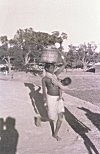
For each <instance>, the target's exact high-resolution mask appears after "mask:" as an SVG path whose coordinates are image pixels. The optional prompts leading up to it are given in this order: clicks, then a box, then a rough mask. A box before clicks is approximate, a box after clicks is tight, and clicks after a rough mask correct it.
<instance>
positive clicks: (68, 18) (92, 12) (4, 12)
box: [0, 0, 100, 44]
mask: <svg viewBox="0 0 100 154" xmlns="http://www.w3.org/2000/svg"><path fill="white" fill-rule="evenodd" d="M0 19H1V20H0V36H2V35H7V36H8V38H13V36H14V35H15V34H16V31H17V30H18V29H19V28H21V29H25V28H29V27H32V28H33V29H34V30H35V31H41V32H47V33H51V32H53V31H55V30H57V31H60V32H65V33H67V34H68V40H67V44H71V43H72V44H78V43H83V42H91V41H95V42H96V43H98V44H100V0H0Z"/></svg>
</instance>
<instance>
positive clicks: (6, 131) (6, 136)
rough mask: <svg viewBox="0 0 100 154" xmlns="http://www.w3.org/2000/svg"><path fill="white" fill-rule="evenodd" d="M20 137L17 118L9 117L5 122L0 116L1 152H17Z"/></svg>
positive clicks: (14, 153) (1, 153) (9, 153)
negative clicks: (16, 124) (16, 126)
mask: <svg viewBox="0 0 100 154" xmlns="http://www.w3.org/2000/svg"><path fill="white" fill-rule="evenodd" d="M18 137H19V135H18V132H17V130H16V129H15V119H14V118H11V117H8V118H7V119H6V121H5V122H4V119H3V118H0V154H16V151H17V143H18Z"/></svg>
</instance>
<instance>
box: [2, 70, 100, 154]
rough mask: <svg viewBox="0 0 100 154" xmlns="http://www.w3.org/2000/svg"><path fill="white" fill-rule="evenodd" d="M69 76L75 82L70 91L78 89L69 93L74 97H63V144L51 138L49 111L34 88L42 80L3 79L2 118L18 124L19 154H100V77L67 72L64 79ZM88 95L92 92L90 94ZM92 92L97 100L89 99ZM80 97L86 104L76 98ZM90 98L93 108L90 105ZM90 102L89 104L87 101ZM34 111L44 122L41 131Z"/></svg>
mask: <svg viewBox="0 0 100 154" xmlns="http://www.w3.org/2000/svg"><path fill="white" fill-rule="evenodd" d="M66 75H67V76H70V77H71V78H72V81H73V82H72V84H71V86H70V87H76V90H75V91H74V92H72V91H67V93H68V92H70V93H71V95H75V97H73V96H71V95H67V94H64V99H65V118H64V121H63V124H62V127H61V130H60V132H59V134H60V136H62V140H61V141H60V142H57V141H56V140H55V139H54V138H52V136H51V129H50V126H49V122H48V121H46V116H47V115H46V111H45V109H44V108H43V102H42V94H41V91H38V90H37V89H38V88H37V86H35V85H41V79H40V77H39V76H34V77H33V76H32V75H29V74H25V73H15V74H14V79H11V78H10V76H3V75H0V118H3V119H4V120H6V118H7V117H8V116H10V117H13V118H14V119H15V121H16V126H15V127H16V130H17V132H18V134H19V138H18V145H17V153H18V154H51V153H54V154H61V153H63V154H76V153H77V154H88V153H89V154H98V153H99V151H100V108H99V105H98V102H99V100H100V99H98V102H97V97H99V93H97V92H96V90H97V91H99V90H100V84H99V83H100V75H98V74H83V73H81V74H80V73H79V74H78V73H75V72H74V73H72V72H67V74H66V73H65V74H64V73H63V74H62V75H61V77H62V78H63V77H64V76H66ZM94 81H95V82H94ZM83 91H84V95H83V96H82V94H83ZM87 91H89V93H88V94H87ZM91 91H93V94H94V92H96V96H97V97H95V98H96V99H95V98H94V96H91V95H90V92H91ZM94 95H95V94H94ZM77 96H78V97H82V99H84V100H81V99H79V98H76V97H77ZM87 96H88V97H87ZM91 97H92V100H93V103H94V104H92V103H91V102H89V101H90V99H91ZM87 99H88V102H87V101H85V100H87ZM34 100H35V101H34ZM40 103H41V107H40ZM95 103H96V104H95ZM35 107H37V108H38V110H39V112H40V115H41V116H42V117H43V118H44V119H45V120H44V121H42V122H41V126H40V127H36V125H35V124H34V116H36V115H37V114H36V112H35V111H36V110H35Z"/></svg>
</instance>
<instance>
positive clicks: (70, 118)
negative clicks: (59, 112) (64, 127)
mask: <svg viewBox="0 0 100 154" xmlns="http://www.w3.org/2000/svg"><path fill="white" fill-rule="evenodd" d="M65 119H66V121H67V122H68V124H69V125H70V126H71V128H72V129H73V130H74V131H75V132H76V133H77V134H79V135H80V136H81V138H82V139H83V140H84V145H85V146H86V148H87V151H88V153H89V154H93V152H92V151H94V153H95V154H99V152H98V150H97V149H96V147H95V145H94V144H93V143H92V141H91V140H90V139H89V138H88V136H87V135H86V133H88V131H90V129H89V128H88V127H87V126H85V125H84V124H83V123H82V122H81V121H79V120H78V119H77V118H76V117H75V116H74V115H73V114H72V113H71V112H70V111H69V110H68V109H67V108H66V107H65Z"/></svg>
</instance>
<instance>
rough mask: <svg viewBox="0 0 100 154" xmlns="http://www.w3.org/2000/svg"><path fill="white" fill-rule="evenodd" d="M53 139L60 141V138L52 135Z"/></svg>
mask: <svg viewBox="0 0 100 154" xmlns="http://www.w3.org/2000/svg"><path fill="white" fill-rule="evenodd" d="M53 137H54V138H55V139H56V140H57V141H60V140H61V138H60V137H59V136H57V135H53Z"/></svg>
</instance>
